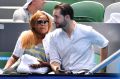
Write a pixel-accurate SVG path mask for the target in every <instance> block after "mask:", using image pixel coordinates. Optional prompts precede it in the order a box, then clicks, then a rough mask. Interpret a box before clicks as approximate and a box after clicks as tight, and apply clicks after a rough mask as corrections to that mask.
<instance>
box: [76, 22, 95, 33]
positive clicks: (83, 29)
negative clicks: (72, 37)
mask: <svg viewBox="0 0 120 79" xmlns="http://www.w3.org/2000/svg"><path fill="white" fill-rule="evenodd" d="M77 28H78V29H79V30H81V31H86V32H90V31H91V30H92V29H93V27H92V26H88V25H85V24H77Z"/></svg>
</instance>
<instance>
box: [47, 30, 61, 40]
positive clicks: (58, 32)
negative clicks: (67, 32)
mask: <svg viewBox="0 0 120 79" xmlns="http://www.w3.org/2000/svg"><path fill="white" fill-rule="evenodd" d="M61 32H62V29H55V30H54V31H52V32H49V33H48V34H47V35H46V37H49V38H50V37H57V36H59V35H60V34H61Z"/></svg>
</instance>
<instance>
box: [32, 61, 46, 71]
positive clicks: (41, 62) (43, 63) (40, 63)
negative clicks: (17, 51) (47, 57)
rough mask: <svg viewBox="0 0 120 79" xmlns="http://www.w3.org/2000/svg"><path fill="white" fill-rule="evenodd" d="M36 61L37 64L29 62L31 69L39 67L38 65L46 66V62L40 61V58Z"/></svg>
mask: <svg viewBox="0 0 120 79" xmlns="http://www.w3.org/2000/svg"><path fill="white" fill-rule="evenodd" d="M38 62H39V64H31V65H30V67H31V68H33V69H37V68H40V67H48V63H47V62H44V61H40V60H38Z"/></svg>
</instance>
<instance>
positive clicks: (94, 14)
mask: <svg viewBox="0 0 120 79" xmlns="http://www.w3.org/2000/svg"><path fill="white" fill-rule="evenodd" d="M71 6H72V8H73V10H74V18H75V20H76V17H77V20H78V17H79V18H80V21H78V22H83V21H84V22H85V21H86V22H90V21H93V22H102V21H103V19H104V6H103V5H102V4H101V3H99V2H96V1H80V2H76V3H73V4H71ZM81 17H82V18H83V17H85V18H86V19H87V20H85V18H83V19H84V20H83V21H82V20H81V19H82V18H81ZM90 19H91V20H90Z"/></svg>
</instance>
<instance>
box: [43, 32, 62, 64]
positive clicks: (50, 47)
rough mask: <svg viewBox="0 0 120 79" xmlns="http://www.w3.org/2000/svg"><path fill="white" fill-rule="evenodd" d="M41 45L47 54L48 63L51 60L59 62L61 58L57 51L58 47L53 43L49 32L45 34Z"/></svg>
mask: <svg viewBox="0 0 120 79" xmlns="http://www.w3.org/2000/svg"><path fill="white" fill-rule="evenodd" d="M43 46H44V49H45V52H46V53H48V54H49V58H50V63H52V62H53V61H56V62H58V63H60V64H61V59H60V56H59V53H58V51H57V50H58V49H57V48H56V46H55V43H54V40H53V39H52V37H51V34H48V35H46V37H45V39H44V42H43Z"/></svg>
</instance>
